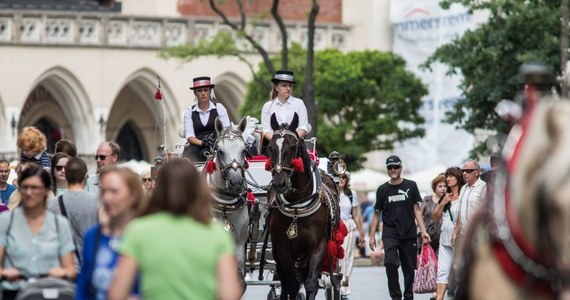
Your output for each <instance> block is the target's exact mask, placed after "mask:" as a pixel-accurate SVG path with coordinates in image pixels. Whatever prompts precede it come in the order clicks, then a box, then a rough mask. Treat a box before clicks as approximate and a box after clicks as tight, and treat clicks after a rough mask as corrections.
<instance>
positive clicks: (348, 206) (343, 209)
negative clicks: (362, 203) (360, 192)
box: [338, 190, 358, 220]
mask: <svg viewBox="0 0 570 300" xmlns="http://www.w3.org/2000/svg"><path fill="white" fill-rule="evenodd" d="M338 206H339V207H340V218H341V220H350V219H352V208H353V207H357V206H358V197H357V196H356V192H355V191H354V190H353V191H352V203H350V198H348V196H347V195H346V194H345V193H344V192H341V193H340V201H339V202H338Z"/></svg>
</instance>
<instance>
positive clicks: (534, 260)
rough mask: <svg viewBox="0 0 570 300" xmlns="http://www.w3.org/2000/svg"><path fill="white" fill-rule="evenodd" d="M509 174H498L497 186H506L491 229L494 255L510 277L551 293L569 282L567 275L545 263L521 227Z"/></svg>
mask: <svg viewBox="0 0 570 300" xmlns="http://www.w3.org/2000/svg"><path fill="white" fill-rule="evenodd" d="M505 177H506V175H505V174H500V175H499V176H497V177H496V179H495V180H496V186H497V187H500V186H503V187H504V195H500V193H497V194H496V195H495V201H494V207H493V219H494V222H492V223H494V224H493V225H495V226H496V228H495V230H492V232H493V234H492V235H493V237H494V240H495V241H494V242H493V244H492V249H493V252H494V254H495V257H496V259H497V261H498V262H499V264H500V265H501V266H502V268H503V270H504V271H505V273H506V274H507V276H508V277H509V278H511V280H513V281H514V282H516V283H517V284H520V285H523V284H529V279H530V278H532V279H533V280H532V281H530V288H531V289H532V290H534V291H537V292H542V293H547V294H551V293H553V292H555V293H556V292H560V291H562V290H563V289H564V288H566V287H568V286H570V279H569V277H568V276H565V277H563V276H560V274H559V272H557V271H556V268H554V267H552V266H549V265H547V264H545V263H544V262H543V261H541V259H540V257H538V255H537V252H536V249H535V247H534V246H533V245H532V244H530V243H529V242H528V241H527V240H526V239H525V237H524V236H523V235H522V229H521V228H520V225H519V222H518V221H517V220H516V218H515V217H514V215H513V214H512V211H511V208H512V207H511V205H510V194H509V192H508V185H507V184H506V183H505V181H506V178H505Z"/></svg>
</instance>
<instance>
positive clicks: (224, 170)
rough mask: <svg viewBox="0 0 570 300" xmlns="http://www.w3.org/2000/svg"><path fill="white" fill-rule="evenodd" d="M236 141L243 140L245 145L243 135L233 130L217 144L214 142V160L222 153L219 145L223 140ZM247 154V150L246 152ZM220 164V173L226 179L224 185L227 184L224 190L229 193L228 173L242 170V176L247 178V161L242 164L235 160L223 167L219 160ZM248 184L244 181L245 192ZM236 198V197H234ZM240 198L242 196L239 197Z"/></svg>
mask: <svg viewBox="0 0 570 300" xmlns="http://www.w3.org/2000/svg"><path fill="white" fill-rule="evenodd" d="M236 139H239V140H241V141H242V142H243V143H244V144H245V142H244V140H243V137H242V135H241V133H240V132H239V131H236V130H231V131H230V132H229V133H226V134H224V135H222V136H220V137H218V138H217V139H216V140H215V142H214V150H213V153H212V159H214V158H215V157H217V155H218V152H221V151H220V148H219V147H218V143H219V142H221V141H223V140H228V141H234V140H236ZM244 152H245V150H244ZM218 162H219V163H220V173H221V174H222V178H223V179H224V183H225V187H224V189H225V190H226V191H227V190H228V180H227V179H228V172H229V171H230V170H235V171H237V170H239V169H241V174H242V176H243V177H244V178H245V170H246V169H247V168H248V164H247V161H245V160H244V162H245V163H240V162H239V161H237V160H236V159H235V158H234V159H233V160H232V161H231V162H230V163H229V164H227V165H225V166H224V165H222V162H221V160H218ZM246 185H247V183H246V182H245V180H244V184H243V190H244V191H245V190H246V188H247V186H246ZM232 196H235V195H232ZM238 196H240V195H238Z"/></svg>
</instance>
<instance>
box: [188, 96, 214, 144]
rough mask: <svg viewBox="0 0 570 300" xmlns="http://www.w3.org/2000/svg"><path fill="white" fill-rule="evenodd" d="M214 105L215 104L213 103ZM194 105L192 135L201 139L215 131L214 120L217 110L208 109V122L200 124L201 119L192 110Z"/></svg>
mask: <svg viewBox="0 0 570 300" xmlns="http://www.w3.org/2000/svg"><path fill="white" fill-rule="evenodd" d="M214 105H216V104H215V103H214ZM194 107H196V105H192V124H194V135H195V136H196V138H197V139H199V140H203V139H204V138H205V137H206V136H207V135H209V134H212V133H214V132H215V131H216V125H215V122H214V121H215V120H216V117H217V116H218V110H217V109H215V108H214V109H212V110H210V117H209V118H208V123H206V126H204V125H202V120H200V114H199V113H198V112H197V111H195V110H194Z"/></svg>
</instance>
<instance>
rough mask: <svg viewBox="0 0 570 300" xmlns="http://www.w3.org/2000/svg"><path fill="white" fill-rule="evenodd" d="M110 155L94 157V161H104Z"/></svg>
mask: <svg viewBox="0 0 570 300" xmlns="http://www.w3.org/2000/svg"><path fill="white" fill-rule="evenodd" d="M109 156H110V155H95V160H105V159H107V157H109Z"/></svg>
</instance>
